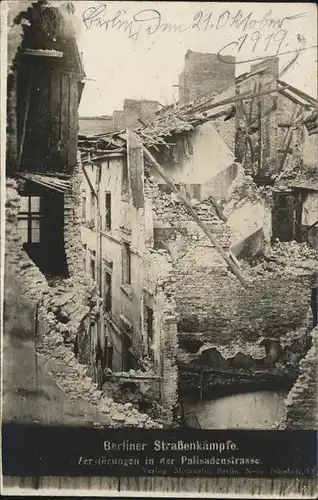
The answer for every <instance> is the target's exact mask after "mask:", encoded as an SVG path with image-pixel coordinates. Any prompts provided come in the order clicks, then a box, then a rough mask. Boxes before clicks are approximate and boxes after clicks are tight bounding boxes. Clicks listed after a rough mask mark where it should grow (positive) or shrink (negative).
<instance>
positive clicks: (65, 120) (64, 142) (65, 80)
mask: <svg viewBox="0 0 318 500" xmlns="http://www.w3.org/2000/svg"><path fill="white" fill-rule="evenodd" d="M69 94H70V79H69V76H68V75H63V74H61V108H60V129H61V151H60V155H61V161H62V162H63V165H67V156H68V141H69V113H68V109H69Z"/></svg>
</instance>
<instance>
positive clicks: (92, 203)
mask: <svg viewBox="0 0 318 500" xmlns="http://www.w3.org/2000/svg"><path fill="white" fill-rule="evenodd" d="M95 217H96V210H95V195H94V192H93V191H91V225H92V227H93V228H94V227H95Z"/></svg>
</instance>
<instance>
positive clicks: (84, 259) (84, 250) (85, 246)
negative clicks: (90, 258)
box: [83, 243, 87, 273]
mask: <svg viewBox="0 0 318 500" xmlns="http://www.w3.org/2000/svg"><path fill="white" fill-rule="evenodd" d="M83 253H84V256H83V269H84V271H85V273H86V253H87V245H86V243H84V245H83Z"/></svg>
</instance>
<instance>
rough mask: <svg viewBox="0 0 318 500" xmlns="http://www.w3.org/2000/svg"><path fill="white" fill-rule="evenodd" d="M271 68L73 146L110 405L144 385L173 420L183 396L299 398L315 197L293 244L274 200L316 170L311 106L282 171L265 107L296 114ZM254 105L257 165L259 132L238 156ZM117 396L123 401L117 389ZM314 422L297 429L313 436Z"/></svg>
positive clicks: (306, 197)
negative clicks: (285, 183) (250, 393)
mask: <svg viewBox="0 0 318 500" xmlns="http://www.w3.org/2000/svg"><path fill="white" fill-rule="evenodd" d="M275 64H276V63H275ZM272 70H273V67H272V66H270V72H269V73H266V71H267V67H266V65H265V69H264V67H259V68H251V73H250V74H248V75H244V77H241V78H240V79H239V80H238V79H234V75H232V77H231V78H232V80H231V81H230V82H229V85H228V86H227V87H226V88H225V89H223V90H222V91H221V92H218V93H217V94H212V95H210V96H205V97H202V98H201V99H198V100H196V101H193V102H189V103H188V104H184V105H180V106H177V108H176V109H174V108H173V107H167V108H164V109H163V110H161V111H160V112H159V113H157V114H156V117H155V119H154V120H153V121H152V122H148V123H147V124H140V125H139V126H137V127H135V132H134V133H132V132H131V131H126V132H117V133H108V134H103V135H100V136H98V137H97V136H96V137H84V136H80V141H79V149H80V151H81V155H82V162H83V167H84V169H83V176H82V187H81V189H82V219H83V222H82V242H83V247H84V250H85V254H86V257H85V259H84V262H83V266H84V268H85V269H86V273H87V274H90V275H91V276H92V277H93V278H94V279H95V280H96V281H97V283H98V286H99V287H100V294H101V296H102V298H103V304H104V316H103V319H102V320H101V325H100V327H99V333H97V334H96V336H95V340H94V341H93V343H95V344H96V345H98V344H99V345H102V346H103V347H102V350H103V349H104V346H105V345H106V346H108V348H109V355H108V356H107V358H106V359H104V360H103V363H104V365H103V366H104V370H103V373H104V375H102V376H101V380H102V385H103V387H104V390H106V387H107V388H108V390H113V392H114V393H115V392H116V391H115V388H118V386H121V387H125V384H126V386H127V387H128V385H127V384H128V383H129V382H130V383H131V384H132V385H131V387H133V386H134V385H135V387H137V386H138V384H139V383H140V382H138V380H139V381H140V379H142V378H143V377H144V379H146V378H147V377H152V378H153V381H155V380H157V381H158V384H153V388H155V387H158V393H157V394H155V392H156V390H155V389H154V390H153V394H152V397H154V398H157V401H158V404H159V405H163V407H164V408H165V410H166V412H169V411H172V410H173V406H174V405H173V404H172V403H173V402H175V401H176V400H177V398H179V401H182V400H183V401H184V407H185V408H186V407H187V405H188V402H187V401H186V399H189V396H191V395H192V396H193V397H194V398H195V397H199V396H200V394H201V397H202V396H203V397H209V396H211V395H215V394H217V393H218V394H219V395H221V394H223V395H224V394H226V393H231V392H232V393H233V392H234V393H235V392H240V391H242V390H248V388H250V389H251V388H252V389H253V390H265V389H268V390H275V389H277V390H282V391H285V393H286V394H287V392H288V391H289V390H290V389H291V387H292V386H293V383H294V382H295V380H296V378H297V374H298V370H299V362H300V360H301V358H302V357H303V356H305V354H306V352H307V351H308V349H309V346H310V345H311V337H310V334H309V330H308V324H310V323H308V319H309V318H310V316H309V314H310V289H311V286H312V281H313V279H314V272H315V268H316V260H315V251H314V249H313V246H314V241H313V238H312V237H311V236H310V235H308V234H307V232H308V231H307V229H308V227H307V226H308V223H307V221H308V220H309V219H308V218H312V217H314V208H313V204H312V202H311V201H308V200H310V196H311V193H312V192H313V193H315V190H314V189H312V190H310V193H309V194H308V191H305V193H304V198H303V200H304V203H303V206H302V210H301V219H300V220H301V222H300V225H301V231H298V232H297V235H296V234H295V233H290V234H289V235H288V238H286V236H285V234H286V232H285V229H286V228H283V227H281V228H279V227H277V196H278V195H277V193H279V194H280V193H281V191H282V185H281V182H282V180H283V178H284V174H285V173H286V171H287V170H288V171H291V172H296V171H297V169H298V170H299V169H300V176H302V177H303V178H305V177H306V175H307V171H308V172H309V173H310V168H311V165H313V164H314V163H315V161H316V153H315V152H314V148H311V147H310V146H309V145H310V143H311V141H312V140H315V137H313V136H312V135H310V136H309V134H308V133H307V130H305V120H306V119H307V115H309V114H310V113H311V112H312V109H313V107H314V103H313V101H312V99H311V98H309V97H308V96H305V97H306V99H305V102H304V103H303V105H302V106H301V111H302V114H301V116H298V115H297V116H298V121H297V122H295V124H294V125H293V127H288V126H287V125H286V127H285V129H287V130H289V129H292V132H289V136H290V135H292V136H293V137H294V138H295V137H297V136H298V135H302V137H303V139H302V142H301V145H302V149H301V150H300V153H297V154H296V156H295V154H293V151H291V150H290V144H289V146H288V150H287V153H286V151H285V153H286V154H285V153H284V156H285V160H284V165H283V167H279V168H278V167H277V165H278V164H280V162H279V159H280V158H281V156H280V155H282V154H283V151H280V150H278V149H279V148H278V146H277V144H278V142H277V143H276V150H275V148H274V150H273V149H271V150H270V154H269V153H268V149H266V148H268V147H269V146H268V141H269V134H268V131H267V128H266V126H267V125H266V123H267V120H274V119H275V120H276V119H277V116H278V115H275V112H276V108H275V106H273V103H272V95H274V96H275V100H276V101H277V100H278V101H279V99H281V96H282V99H283V101H284V103H285V106H287V104H288V103H289V101H290V104H289V106H290V107H289V108H288V109H289V110H290V108H292V107H293V105H294V104H295V103H294V101H295V100H296V97H295V95H297V96H298V95H299V92H298V91H297V90H296V89H292V90H293V93H292V95H291V96H290V94H291V90H290V89H288V90H289V91H287V90H286V86H284V84H282V83H281V82H277V80H275V78H274V76H273V74H272V72H271V71H272ZM220 71H221V70H220ZM262 75H263V76H264V75H265V76H264V78H265V80H266V82H267V79H268V78H269V79H270V81H273V85H274V83H275V82H276V83H275V88H274V89H272V88H270V89H268V87H266V93H264V94H262V95H258V94H260V93H261V92H262V90H261V89H259V88H257V89H256V88H254V85H252V90H251V91H250V92H248V91H247V90H244V92H243V90H242V94H243V96H239V95H237V93H236V91H237V88H238V86H239V85H240V84H241V85H243V82H245V83H244V85H247V84H248V82H249V84H250V83H251V82H252V81H253V79H254V78H262ZM276 77H277V75H276ZM264 84H265V83H264ZM285 94H287V95H288V97H287V96H286V95H285ZM286 99H287V104H286ZM260 100H261V101H262V102H260ZM258 101H259V102H260V104H259V102H258ZM263 104H264V106H265V108H263V107H262V106H263ZM279 106H280V104H279ZM243 107H244V109H243V111H242V108H243ZM255 107H256V110H259V109H261V111H260V112H261V113H264V115H262V116H261V119H260V121H259V122H258V128H257V130H256V131H255V132H257V131H258V132H259V127H261V129H262V138H263V139H264V138H265V137H267V139H266V141H265V142H264V143H263V142H262V141H263V139H262V138H261V139H262V140H261V142H260V143H259V145H258V148H259V157H258V158H255V157H253V159H251V151H255V149H256V148H255V146H254V147H251V146H250V135H251V134H252V133H254V132H253V130H252V132H251V131H250V129H248V130H247V129H246V130H245V129H244V141H243V144H244V148H245V149H244V151H243V150H242V141H241V138H240V133H241V131H240V127H241V122H240V116H241V115H240V113H241V114H242V116H245V115H246V113H247V110H248V109H251V112H252V116H253V120H254V115H253V113H256V111H255ZM287 107H288V106H287ZM269 109H270V110H271V113H273V115H272V114H270V112H269ZM265 112H266V113H267V114H266V117H269V118H266V117H265ZM257 116H258V115H257ZM289 118H290V117H289ZM284 119H285V120H286V124H288V122H287V117H286V116H285V117H284ZM264 120H265V121H264ZM280 120H283V118H282V117H280ZM279 123H280V122H279ZM275 126H276V128H277V129H280V128H284V127H278V122H277V121H275ZM263 128H264V130H263ZM266 134H267V135H266ZM246 138H247V139H246ZM245 139H246V140H245ZM264 140H265V139H264ZM289 142H290V141H289ZM240 148H241V149H240ZM270 148H272V145H270ZM238 150H239V151H241V152H242V151H243V155H242V156H239V154H238ZM297 151H298V150H297ZM265 153H266V154H267V155H268V154H269V155H270V156H271V158H272V160H271V161H272V163H271V164H272V165H273V167H275V169H273V170H272V171H270V170H268V168H267V165H268V162H267V163H266V161H267V160H266V161H265V159H266V158H267V157H266V154H265ZM297 155H298V156H297ZM296 157H297V161H296ZM273 158H276V160H275V162H276V163H275V162H274V160H273ZM299 159H300V160H301V161H299ZM252 160H253V161H252ZM255 162H256V163H255ZM255 165H256V166H255ZM257 165H260V166H259V168H258V167H257ZM286 165H289V166H288V168H287V166H286ZM253 168H254V170H253ZM292 175H294V174H292ZM284 189H285V188H284ZM288 189H289V188H288ZM284 192H285V191H284ZM298 210H299V209H298ZM291 216H292V217H296V214H295V209H294V208H293V209H292V210H291ZM297 216H298V215H297ZM310 220H311V219H310ZM300 234H301V236H298V235H300ZM296 236H297V237H296ZM277 239H278V240H280V243H278V242H276V241H275V240H277ZM290 240H294V243H292V244H289V243H286V242H287V241H290ZM297 241H298V242H301V243H299V244H298V243H297ZM274 243H275V244H274ZM238 259H239V260H238ZM237 278H238V279H237ZM107 368H108V370H107ZM110 370H111V371H112V373H111V372H110ZM142 374H143V375H142ZM142 383H143V384H145V380H143V382H142ZM111 388H112V389H111ZM135 390H136V391H139V390H140V392H142V389H135ZM114 397H116V395H115V396H114ZM117 397H118V398H119V399H120V400H122V398H123V397H124V396H122V393H120V392H119V391H118V393H117ZM137 399H138V398H137V397H136V401H137ZM281 406H282V411H283V410H284V407H283V401H282V402H281ZM313 408H314V406H313ZM181 413H182V412H181ZM184 418H185V419H186V420H187V421H188V423H189V416H186V415H184ZM312 418H313V416H312V415H311V416H310V417H308V420H307V422H304V426H306V425H307V426H309V427H310V426H312V425H313V424H312V422H313V420H312ZM280 419H281V414H280V415H279V417H278V420H280ZM278 424H279V422H276V425H278Z"/></svg>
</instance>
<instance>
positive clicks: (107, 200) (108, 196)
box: [105, 191, 112, 231]
mask: <svg viewBox="0 0 318 500" xmlns="http://www.w3.org/2000/svg"><path fill="white" fill-rule="evenodd" d="M111 209H112V207H111V193H109V192H107V191H106V192H105V230H106V231H110V230H111V227H112V212H111Z"/></svg>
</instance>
